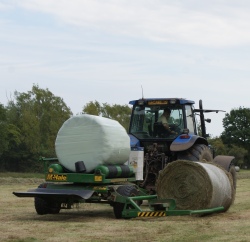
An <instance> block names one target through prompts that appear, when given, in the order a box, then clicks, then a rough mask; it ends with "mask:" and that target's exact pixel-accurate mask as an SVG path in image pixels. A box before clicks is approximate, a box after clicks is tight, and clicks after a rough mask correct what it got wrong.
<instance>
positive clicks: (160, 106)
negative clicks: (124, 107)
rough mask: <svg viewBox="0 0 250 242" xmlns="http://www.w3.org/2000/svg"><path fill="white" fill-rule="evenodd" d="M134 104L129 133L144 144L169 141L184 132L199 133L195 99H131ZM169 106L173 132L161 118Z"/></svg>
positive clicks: (170, 126)
mask: <svg viewBox="0 0 250 242" xmlns="http://www.w3.org/2000/svg"><path fill="white" fill-rule="evenodd" d="M129 104H132V105H133V110H132V115H131V121H130V127H129V134H130V135H132V136H134V140H138V141H139V142H140V143H141V144H140V145H142V146H144V145H143V144H146V143H148V142H150V141H151V142H154V143H155V142H156V143H159V142H160V143H161V142H166V141H167V140H168V141H169V142H171V141H173V140H174V139H176V138H177V137H178V136H179V135H181V134H183V133H189V134H190V135H197V126H196V120H195V115H194V111H193V110H194V107H193V104H194V102H193V101H190V100H185V99H180V98H174V99H168V98H164V99H139V100H134V101H130V102H129ZM166 108H168V109H169V110H170V111H171V113H170V116H169V118H168V120H167V121H168V125H169V128H170V130H171V131H172V132H169V130H166V129H165V128H164V126H163V124H162V122H159V118H160V117H161V115H162V114H163V112H164V109H166Z"/></svg>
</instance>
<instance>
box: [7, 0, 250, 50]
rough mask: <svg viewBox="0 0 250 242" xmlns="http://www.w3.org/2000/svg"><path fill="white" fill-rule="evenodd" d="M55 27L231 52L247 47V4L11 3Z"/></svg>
mask: <svg viewBox="0 0 250 242" xmlns="http://www.w3.org/2000/svg"><path fill="white" fill-rule="evenodd" d="M11 2H12V3H13V2H14V3H16V4H17V5H19V6H21V7H23V8H26V9H28V10H30V11H39V12H44V13H47V14H50V15H52V16H54V17H55V18H56V19H57V20H58V21H63V22H65V23H68V24H71V25H76V26H79V27H89V28H93V29H98V30H101V31H106V32H109V33H114V34H123V35H128V36H132V37H135V38H146V39H150V40H152V41H163V42H175V43H189V44H194V45H201V46H213V47H221V46H231V45H240V44H248V43H249V41H250V31H249V30H248V31H246V30H247V29H250V15H249V14H248V13H249V4H248V3H247V2H246V3H245V4H242V2H241V1H239V2H238V1H237V3H235V4H232V3H234V1H219V2H218V1H207V2H205V1H192V0H189V1H178V2H176V1H161V0H154V1H153V0H151V1H150V0H148V1H146V0H133V1H132V0H120V1H116V0H106V1H103V0H71V1H67V0H60V1H58V0H22V1H11Z"/></svg>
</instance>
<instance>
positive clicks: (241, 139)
mask: <svg viewBox="0 0 250 242" xmlns="http://www.w3.org/2000/svg"><path fill="white" fill-rule="evenodd" d="M223 127H224V129H225V130H224V131H223V132H222V134H221V139H222V141H223V143H224V144H227V145H228V146H229V147H230V148H232V147H233V145H234V146H238V147H240V148H243V149H245V150H247V151H248V156H245V162H246V163H248V165H250V159H249V158H248V157H249V155H250V109H249V108H244V107H240V108H239V109H232V110H231V111H230V113H226V115H225V118H224V119H223Z"/></svg>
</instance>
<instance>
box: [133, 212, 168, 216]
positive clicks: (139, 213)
mask: <svg viewBox="0 0 250 242" xmlns="http://www.w3.org/2000/svg"><path fill="white" fill-rule="evenodd" d="M137 216H138V217H164V216H166V213H165V212H164V211H156V212H138V214H137Z"/></svg>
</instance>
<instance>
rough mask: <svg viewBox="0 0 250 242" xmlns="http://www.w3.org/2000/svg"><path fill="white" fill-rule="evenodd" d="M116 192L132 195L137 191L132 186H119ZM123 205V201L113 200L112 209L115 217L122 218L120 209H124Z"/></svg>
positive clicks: (126, 195)
mask: <svg viewBox="0 0 250 242" xmlns="http://www.w3.org/2000/svg"><path fill="white" fill-rule="evenodd" d="M116 192H117V193H119V194H120V195H121V196H123V197H133V196H137V195H138V191H137V190H136V188H135V187H134V186H120V187H118V188H117V190H116ZM124 206H125V204H124V203H120V202H114V204H113V211H114V214H115V217H116V218H117V219H121V218H122V211H123V209H124Z"/></svg>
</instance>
